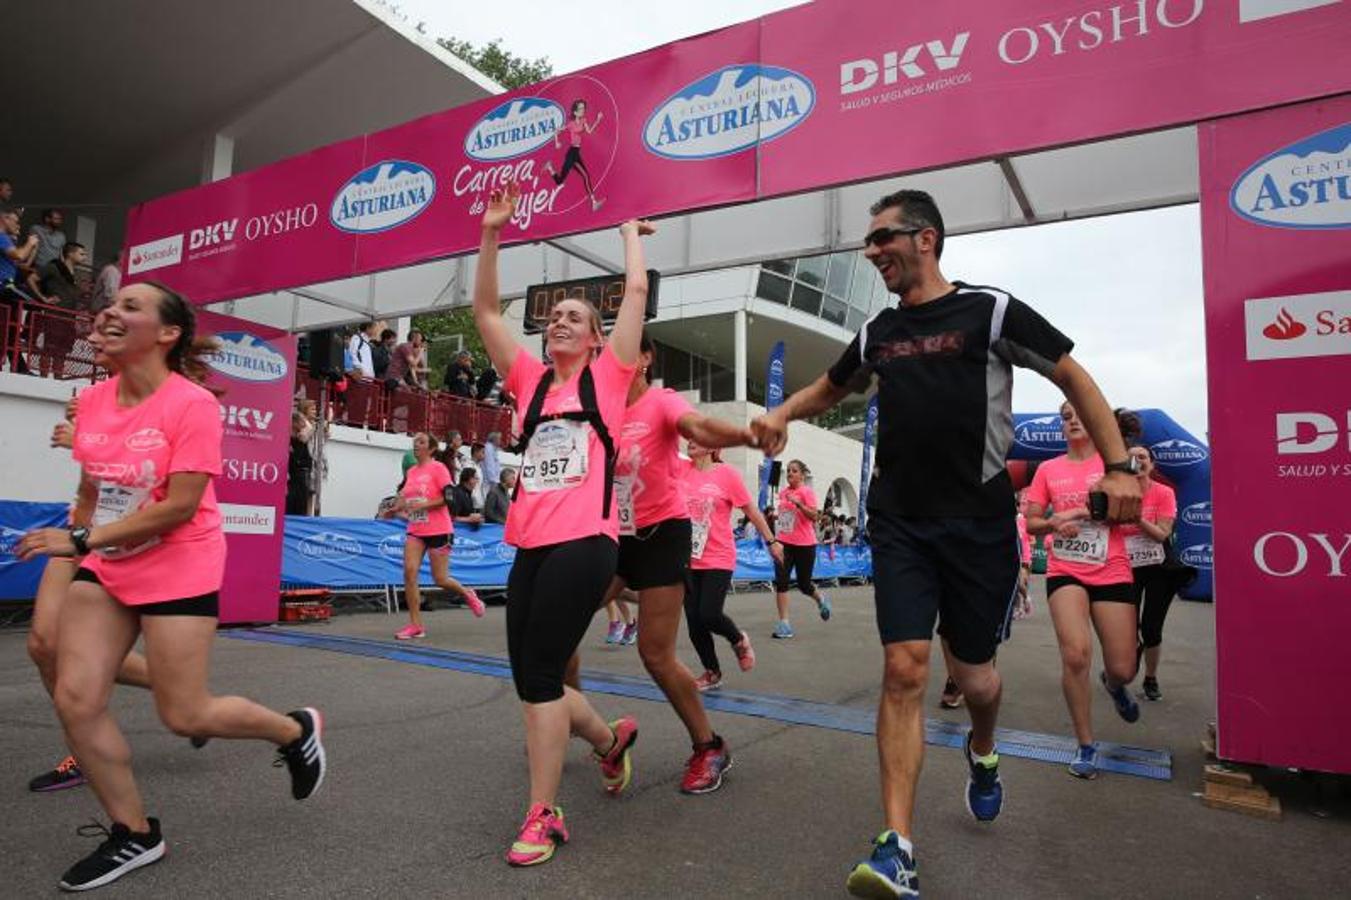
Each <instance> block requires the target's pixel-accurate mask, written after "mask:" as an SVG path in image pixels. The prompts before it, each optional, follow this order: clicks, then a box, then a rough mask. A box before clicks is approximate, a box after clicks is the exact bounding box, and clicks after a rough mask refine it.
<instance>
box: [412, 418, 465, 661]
mask: <svg viewBox="0 0 1351 900" xmlns="http://www.w3.org/2000/svg"><path fill="white" fill-rule="evenodd" d="M434 452H436V447H435V445H434V439H433V438H432V437H431V436H430V435H428V434H426V433H424V432H418V433H417V434H415V435H413V458H414V459H416V460H417V462H416V463H415V464H414V465H413V466H412V467H411V468H410V469H409V470H408V471H407V472H405V473H404V476H403V487H402V488H401V489H400V490H399V499H398V501H397V502H396V503H395V504H394V510H393V514H394V515H396V516H399V517H400V518H402V519H406V520H408V535H407V537H406V538H405V539H404V542H403V592H404V597H405V598H406V599H407V603H408V620H409V621H408V624H407V625H405V626H404V627H403V628H400V629H399V630H398V631H396V632H395V633H394V637H396V638H398V639H399V640H401V641H407V640H411V639H413V638H422V637H426V636H427V630H426V629H425V628H423V627H422V613H421V612H420V611H419V609H420V607H421V606H422V593H421V592H420V591H419V590H418V579H419V578H420V576H421V574H422V557H423V556H425V555H426V554H428V553H430V554H431V557H432V580H433V581H435V582H436V584H437V587H439V588H441V589H442V590H446V591H450V592H451V593H453V594H459V595H460V596H462V597H464V601H465V603H467V604H468V605H469V609H470V611H471V612H473V614H474V615H475V616H476V617H478V618H482V617H483V601H482V600H480V599H479V598H478V594H477V593H475V592H474V591H473V590H472V589H471V588H467V587H465V586H464V585H462V584H460V583H459V582H458V581H456V580H455V579H454V578H451V577H450V547H451V540H452V539H453V538H454V536H455V526H454V525H453V524H451V521H450V512H449V511H448V510H447V509H446V495H445V490H446V488H448V487H450V472H449V471H447V469H446V467H445V466H444V465H442V464H441V463H439V462H437V461H436V460H435V459H433V458H432V454H433V453H434Z"/></svg>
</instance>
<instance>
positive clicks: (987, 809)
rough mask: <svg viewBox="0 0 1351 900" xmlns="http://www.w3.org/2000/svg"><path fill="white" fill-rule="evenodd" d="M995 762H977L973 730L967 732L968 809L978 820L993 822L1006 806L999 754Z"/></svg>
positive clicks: (996, 754)
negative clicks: (973, 746)
mask: <svg viewBox="0 0 1351 900" xmlns="http://www.w3.org/2000/svg"><path fill="white" fill-rule="evenodd" d="M992 755H993V756H994V758H995V759H994V763H993V764H991V765H986V764H985V763H979V762H976V759H975V757H974V756H972V754H971V732H969V731H968V732H967V733H966V765H967V766H968V768H970V770H971V774H970V775H968V776H967V779H966V810H967V812H969V813H971V815H972V816H973V817H974V818H975V820H976V821H977V822H993V821H994V820H995V819H996V818H998V816H999V810H1001V809H1002V808H1003V807H1004V785H1003V784H1002V783H1000V781H999V754H998V753H994V754H992Z"/></svg>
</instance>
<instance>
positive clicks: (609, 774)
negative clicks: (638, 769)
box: [591, 716, 638, 796]
mask: <svg viewBox="0 0 1351 900" xmlns="http://www.w3.org/2000/svg"><path fill="white" fill-rule="evenodd" d="M610 730H611V731H612V732H614V736H615V742H614V746H612V747H611V748H610V750H609V751H608V752H607V753H605V754H604V755H602V754H600V753H596V751H594V750H593V751H591V752H592V753H594V754H595V756H596V762H598V763H600V780H601V781H602V782H603V783H604V784H605V790H606V792H607V793H609V794H610V795H611V796H618V795H619V794H621V793H623V791H624V788H626V787H628V786H629V782H630V781H632V780H633V760H632V758H631V756H630V754H629V749H630V748H632V747H633V745H634V743H635V742H636V741H637V740H638V720H637V719H635V718H634V717H633V716H621V717H620V718H618V719H615V720H614V721H613V722H611V723H610Z"/></svg>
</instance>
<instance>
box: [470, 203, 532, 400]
mask: <svg viewBox="0 0 1351 900" xmlns="http://www.w3.org/2000/svg"><path fill="white" fill-rule="evenodd" d="M520 196H521V189H520V187H518V186H517V184H516V183H515V182H511V183H510V184H508V185H507V189H506V191H505V192H503V191H493V192H492V195H491V196H490V197H489V198H488V209H487V210H486V211H485V212H484V213H483V236H482V238H481V239H480V240H479V248H478V265H477V266H476V267H475V269H474V325H475V327H477V328H478V333H479V336H480V337H482V338H483V347H484V349H486V350H487V351H488V358H489V359H491V360H492V362H493V367H494V368H496V369H497V371H498V372H500V373H502V377H503V378H505V377H507V373H508V372H510V371H511V364H512V363H513V362H515V361H516V348H517V344H516V339H515V338H514V337H512V336H511V329H510V328H508V327H507V323H506V320H504V319H503V318H502V298H501V297H500V296H499V294H498V288H497V249H498V244H499V243H500V242H501V237H502V228H503V227H504V226H506V224H507V223H508V222H510V221H511V217H512V215H513V214H514V213H515V212H516V201H517V200H518V199H519V198H520Z"/></svg>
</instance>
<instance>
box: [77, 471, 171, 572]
mask: <svg viewBox="0 0 1351 900" xmlns="http://www.w3.org/2000/svg"><path fill="white" fill-rule="evenodd" d="M149 499H150V488H138V487H127V486H126V485H121V484H114V483H112V482H109V481H100V482H99V497H98V505H97V506H95V507H94V519H93V522H92V524H93V525H94V526H99V525H111V524H112V523H113V522H120V521H121V520H123V519H125V518H126V517H127V516H129V515H131V514H132V513H134V512H136V511H137V510H138V509H140V508H141V507H142V506H144V505H145V504H146V502H147V501H148V500H149ZM159 541H160V539H159V537H158V536H155V537H152V538H147V539H146V540H144V541H142V542H141V543H139V544H131V545H128V546H123V547H103V548H101V549H98V550H95V551H94V552H95V553H97V554H98V555H99V556H102V557H103V558H104V559H125V558H126V557H128V556H135V555H136V554H137V553H140V552H142V551H144V550H149V549H150V548H151V547H153V546H155V545H156V544H158V543H159Z"/></svg>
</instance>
